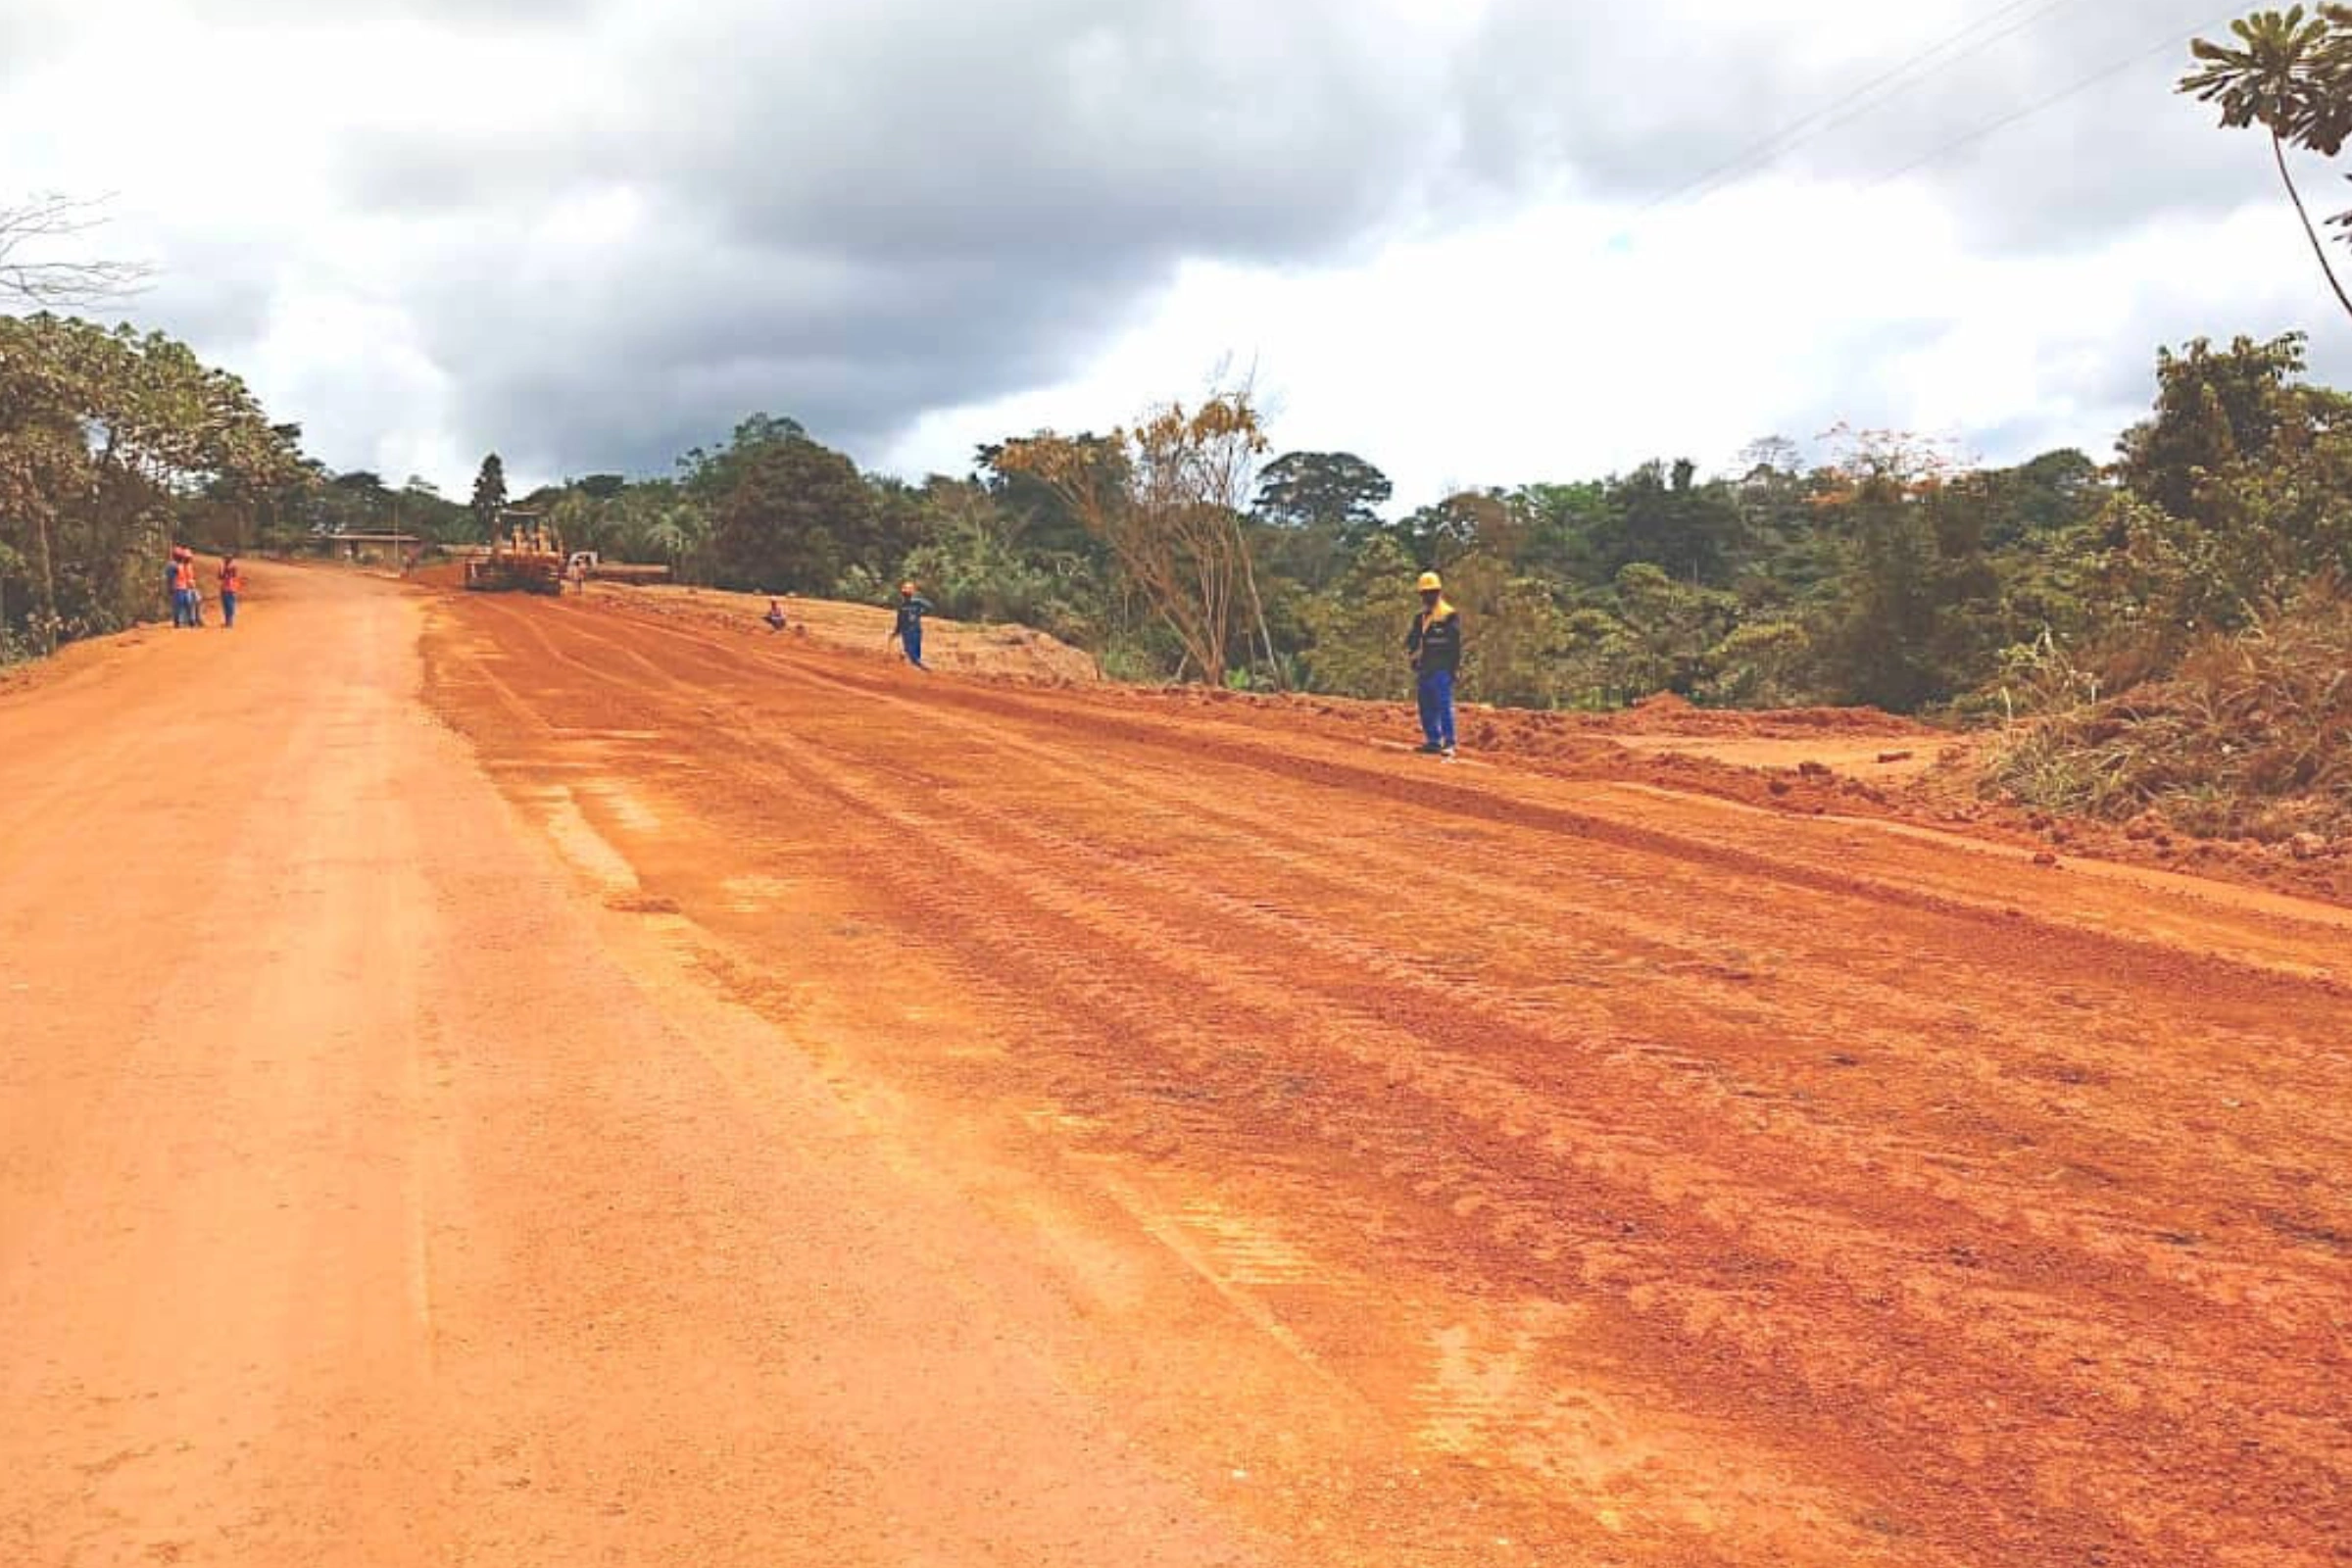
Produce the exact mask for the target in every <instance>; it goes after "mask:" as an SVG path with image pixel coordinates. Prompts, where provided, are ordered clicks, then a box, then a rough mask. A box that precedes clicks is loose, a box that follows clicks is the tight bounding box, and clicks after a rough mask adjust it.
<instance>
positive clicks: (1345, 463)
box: [1256, 452, 1397, 536]
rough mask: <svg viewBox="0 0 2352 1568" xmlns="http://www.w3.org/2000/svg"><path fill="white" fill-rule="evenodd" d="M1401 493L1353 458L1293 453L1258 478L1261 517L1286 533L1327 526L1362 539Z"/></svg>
mask: <svg viewBox="0 0 2352 1568" xmlns="http://www.w3.org/2000/svg"><path fill="white" fill-rule="evenodd" d="M1396 489H1397V487H1396V486H1395V485H1394V484H1391V483H1390V482H1389V476H1388V475H1387V474H1385V473H1383V472H1381V471H1380V470H1379V469H1378V468H1376V467H1374V466H1372V465H1371V464H1369V463H1366V462H1365V461H1364V460H1363V459H1361V458H1359V457H1357V456H1356V455H1355V454H1354V453H1352V452H1288V453H1285V454H1283V455H1282V456H1281V457H1279V458H1276V459H1275V460H1274V461H1273V462H1272V463H1269V464H1267V465H1266V468H1265V472H1263V473H1262V474H1260V475H1259V476H1258V482H1257V504H1256V512H1257V515H1259V516H1261V517H1263V518H1265V519H1266V521H1268V522H1271V523H1274V524H1277V525H1279V526H1282V527H1290V528H1304V527H1310V526H1314V525H1316V524H1321V525H1323V526H1325V527H1329V528H1334V529H1337V530H1338V531H1339V532H1340V533H1342V534H1343V535H1347V536H1357V535H1360V534H1362V532H1363V531H1364V530H1366V529H1368V528H1370V527H1372V526H1373V525H1374V524H1376V523H1378V522H1379V521H1380V509H1381V508H1382V507H1384V506H1386V505H1388V502H1389V497H1390V496H1392V495H1394V494H1395V493H1396Z"/></svg>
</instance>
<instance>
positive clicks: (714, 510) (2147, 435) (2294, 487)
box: [0, 317, 2352, 715]
mask: <svg viewBox="0 0 2352 1568" xmlns="http://www.w3.org/2000/svg"><path fill="white" fill-rule="evenodd" d="M2302 366H2303V354H2302V344H2301V342H2300V340H2299V339H2297V338H2294V337H2286V338H2280V339H2278V340H2276V341H2272V342H2253V341H2248V340H2245V339H2240V340H2238V341H2236V342H2234V343H2231V344H2229V345H2228V346H2226V347H2216V346H2214V345H2212V344H2209V343H2206V342H2203V341H2199V342H2195V343H2191V344H2189V345H2187V346H2186V347H2184V348H2183V349H2181V350H2180V351H2179V352H2169V351H2168V352H2165V353H2163V354H2161V355H2160V357H2159V360H2158V364H2157V374H2156V382H2157V389H2156V397H2155V400H2154V407H2153V409H2152V411H2151V414H2150V416H2149V417H2148V418H2147V419H2146V420H2144V421H2143V422H2141V423H2139V424H2137V425H2135V426H2133V427H2132V428H2131V429H2130V430H2128V431H2126V432H2125V433H2124V435H2123V437H2122V439H2121V441H2120V443H2119V445H2118V448H2117V451H2116V453H2115V454H2114V455H2113V458H2112V461H2110V462H2107V463H2104V464H2102V463H2100V462H2098V461H2096V460H2094V459H2093V458H2092V457H2090V456H2088V455H2086V454H2084V453H2082V452H2078V451H2071V450H2069V451H2057V452H2050V453H2045V454H2043V455H2041V456H2039V457H2036V458H2034V459H2033V460H2032V461H2030V462H2027V463H2024V464H2020V465H2018V466H2014V467H2002V468H1986V467H1967V466H1961V465H1960V464H1958V463H1957V462H1956V461H1955V459H1954V457H1953V455H1952V454H1951V453H1950V452H1949V451H1948V450H1946V449H1945V448H1944V447H1942V446H1941V445H1940V444H1938V443H1936V442H1933V441H1928V440H1923V439H1919V438H1915V437H1911V436H1907V435H1903V434H1900V433H1894V432H1884V431H1859V430H1840V431H1838V432H1834V433H1833V434H1832V436H1831V437H1830V439H1829V441H1828V443H1827V448H1828V450H1827V453H1826V456H1825V457H1824V458H1823V460H1822V461H1820V462H1818V463H1815V464H1811V465H1807V464H1804V463H1802V462H1800V460H1799V449H1798V447H1797V446H1796V445H1795V444H1794V443H1793V442H1790V441H1787V440H1777V439H1776V440H1766V441H1759V442H1757V443H1756V444H1755V445H1754V446H1752V447H1751V448H1750V449H1748V451H1747V452H1746V453H1744V454H1743V455H1742V456H1741V458H1740V462H1739V464H1738V465H1737V466H1736V467H1735V470H1734V471H1732V472H1729V473H1725V474H1720V475H1715V476H1707V475H1703V474H1701V473H1700V471H1699V469H1698V468H1697V466H1696V465H1695V464H1693V463H1692V462H1691V461H1690V460H1688V459H1676V460H1661V461H1658V462H1655V463H1649V464H1645V465H1642V466H1640V467H1637V468H1635V469H1633V470H1632V471H1630V472H1626V473H1619V474H1611V475H1607V476H1603V477H1597V478H1590V479H1580V480H1575V481H1567V482H1540V483H1523V484H1517V485H1512V486H1496V487H1492V488H1486V489H1480V490H1475V491H1467V492H1464V493H1461V494H1458V495H1454V496H1451V497H1448V498H1446V499H1445V500H1443V501H1440V502H1438V503H1436V504H1434V505H1430V506H1425V507H1422V508H1419V509H1417V510H1413V511H1409V512H1407V511H1397V510H1394V509H1391V508H1390V507H1389V505H1388V502H1389V499H1390V496H1391V485H1390V482H1389V480H1388V478H1387V477H1386V476H1385V475H1384V474H1383V473H1382V472H1381V470H1380V469H1379V468H1378V467H1377V466H1375V465H1374V464H1373V463H1372V462H1370V461H1367V460H1366V459H1364V458H1361V457H1358V456H1356V455H1354V454H1350V453H1344V452H1291V453H1286V454H1282V455H1280V456H1272V457H1269V456H1268V454H1269V453H1270V450H1271V449H1270V448H1269V447H1268V444H1267V441H1266V436H1265V433H1264V431H1263V429H1262V428H1261V426H1260V423H1259V419H1258V416H1257V413H1256V411H1255V409H1254V408H1253V406H1252V405H1251V403H1250V397H1249V394H1248V393H1247V391H1227V392H1224V393H1221V394H1216V395H1212V396H1211V397H1209V398H1207V399H1205V400H1203V402H1202V403H1201V404H1200V405H1199V406H1198V407H1195V408H1192V409H1189V410H1188V409H1184V408H1178V407H1173V406H1171V407H1170V408H1167V409H1162V410H1158V411H1154V412H1153V413H1152V414H1151V415H1148V416H1147V417H1144V418H1143V419H1141V420H1139V421H1138V422H1137V423H1136V424H1135V425H1134V426H1133V427H1128V428H1121V429H1117V430H1113V431H1111V432H1109V433H1107V434H1103V435H1094V434H1082V435H1076V436H1068V437H1064V436H1056V435H1054V434H1051V433H1044V434H1033V435H1030V436H1026V437H1020V438H1014V439H1008V440H1006V441H1005V442H1003V443H1000V444H995V445H991V446H988V447H985V448H983V449H981V450H980V451H979V452H978V453H976V454H975V459H974V466H973V469H972V471H971V472H970V473H968V474H966V475H963V476H960V477H949V476H939V475H935V476H933V477H931V478H928V479H926V480H924V481H922V482H921V483H907V482H905V481H903V480H900V479H897V478H891V477H887V476H883V475H878V474H869V473H863V472H861V471H860V470H859V469H858V466H857V465H856V464H855V462H854V461H853V460H852V459H851V458H850V457H849V456H848V455H846V454H843V453H840V452H837V451H834V450H832V449H830V448H828V447H827V446H825V445H824V444H822V443H821V442H819V441H818V440H816V439H815V438H813V437H812V436H811V435H810V434H809V432H808V431H807V430H805V429H804V428H803V427H802V426H801V425H800V424H799V423H797V422H796V421H794V420H792V419H790V418H784V417H772V416H767V415H759V416H754V417H750V418H747V419H745V420H744V421H743V422H742V423H741V424H740V425H738V426H737V428H736V430H735V431H734V433H733V436H732V438H731V439H730V440H729V441H728V442H727V443H726V444H725V445H724V446H721V447H718V448H716V449H714V450H697V451H694V452H691V453H688V454H687V455H686V456H685V457H684V458H683V459H681V460H680V462H679V464H678V471H677V473H676V475H675V476H674V477H669V478H663V479H658V480H642V479H630V478H627V477H624V476H622V475H619V474H598V475H590V476H587V477H584V478H580V479H576V480H572V481H569V482H566V483H564V484H561V485H557V486H552V487H548V488H545V489H542V490H538V491H535V492H532V493H529V494H526V495H521V496H516V497H513V498H509V497H508V496H507V495H506V493H505V490H506V487H505V479H504V474H503V471H502V469H501V467H500V465H499V464H498V461H497V460H496V459H495V458H492V459H490V460H488V461H486V462H485V464H484V466H483V471H482V473H481V474H480V475H479V477H478V480H477V483H476V484H475V486H474V490H473V493H472V494H471V495H470V496H468V497H467V498H466V499H465V500H463V501H460V500H453V499H450V498H448V497H445V496H444V495H442V494H441V493H440V492H439V491H438V490H437V489H435V487H434V486H432V485H431V484H430V483H429V482H427V481H425V480H423V479H421V478H411V479H409V480H408V481H407V482H406V483H405V484H403V485H402V486H400V487H399V488H397V489H395V488H392V487H390V486H388V485H387V484H386V483H385V482H384V481H383V480H382V479H381V478H380V477H379V476H378V475H376V474H373V473H368V472H344V473H336V472H332V471H329V470H327V469H325V468H323V467H322V466H319V465H318V464H317V463H316V462H314V461H310V460H306V459H303V458H302V457H301V456H300V454H299V452H298V450H297V441H298V438H299V431H298V430H297V429H296V428H295V427H293V426H290V425H272V424H270V422H268V420H267V418H266V417H265V416H264V415H263V414H262V413H261V412H260V411H259V409H258V408H257V407H256V406H255V404H254V403H253V400H252V398H251V396H250V395H249V394H248V393H247V392H246V391H245V390H244V388H243V387H242V386H241V385H239V384H238V383H237V382H236V381H235V380H234V378H232V377H229V376H227V375H225V374H223V373H221V372H220V371H217V370H212V369H208V368H204V367H202V366H200V365H198V364H197V363H196V361H195V360H194V358H193V356H192V355H190V354H189V353H188V351H187V350H186V349H184V348H182V347H181V346H179V345H177V344H174V343H172V342H170V341H169V340H167V339H163V338H160V337H152V336H151V337H136V336H133V335H131V334H129V333H127V332H120V331H118V332H107V331H103V330H101V329H99V328H96V327H93V326H89V325H87V324H85V323H81V322H76V321H71V320H63V319H53V318H47V317H36V318H31V319H5V320H0V454H4V466H0V485H5V486H7V487H8V488H7V490H6V491H5V492H0V497H4V498H5V501H6V503H7V504H6V509H5V511H4V512H0V624H4V625H5V628H6V630H5V633H4V634H0V635H5V636H6V638H7V639H8V646H9V647H10V648H11V649H12V650H16V651H27V650H32V649H38V648H43V647H47V646H51V645H52V644H53V643H54V642H55V641H57V640H59V639H61V638H65V637H71V636H75V635H81V634H85V633H89V632H94V631H104V630H108V629H112V628H114V627H118V626H121V625H123V624H125V623H127V622H128V621H129V620H131V619H133V618H136V617H138V616H140V615H143V614H148V613H153V612H154V610H155V596H154V589H155V584H156V583H157V581H158V580H159V573H160V560H161V558H160V555H159V554H158V552H160V550H161V549H162V548H163V547H164V545H165V543H166V541H167V539H168V538H170V537H171V536H173V535H177V536H180V537H184V538H187V539H190V540H192V541H193V542H195V543H198V544H200V545H204V546H208V547H211V548H215V549H226V548H237V549H247V550H251V549H255V548H263V549H274V550H287V549H301V548H307V547H315V546H317V545H319V544H320V543H321V542H324V541H329V540H331V539H332V538H333V537H334V536H336V535H338V534H343V533H347V532H381V531H386V530H396V529H397V530H405V531H409V532H414V533H417V534H420V535H422V536H424V537H426V538H429V539H434V540H440V541H446V542H450V543H457V542H462V541H467V540H475V539H480V538H483V537H486V535H487V532H488V526H487V523H488V519H489V518H490V517H492V516H494V515H496V512H497V510H498V508H499V507H500V506H502V505H508V504H512V505H515V506H521V507H528V508H531V509H534V510H538V511H541V512H543V513H545V514H546V515H548V517H549V518H550V519H551V520H552V521H553V523H554V524H555V525H556V527H557V528H558V530H559V531H560V533H561V534H562V536H563V538H564V541H565V542H566V544H567V545H569V546H571V547H573V548H582V549H596V550H601V551H604V552H606V553H608V554H611V555H614V556H618V557H622V558H626V559H635V560H649V561H662V562H666V563H668V564H671V565H672V566H673V567H675V568H676V570H677V572H678V574H679V576H680V577H681V578H683V579H684V580H687V581H690V582H699V583H707V584H711V585H715V586H719V587H726V588H738V589H748V590H754V591H758V592H762V593H786V594H799V595H814V596H826V597H836V598H849V599H868V600H871V599H878V598H881V597H883V596H884V595H885V594H886V591H887V589H888V587H889V585H890V584H892V583H895V582H897V581H898V580H899V579H900V578H901V577H902V576H912V577H914V578H917V579H918V580H920V581H921V582H922V583H923V584H924V586H925V590H926V592H927V593H928V594H929V595H930V596H931V597H932V598H933V599H934V600H935V601H936V602H937V603H938V604H939V605H940V607H941V609H942V610H943V611H944V612H945V613H949V614H951V615H955V616H959V617H969V618H982V619H1004V620H1016V621H1021V622H1025V623H1027V624H1029V625H1032V626H1036V627H1039V628H1041V629H1044V630H1046V631H1049V632H1052V633H1054V634H1055V635H1056V636H1059V637H1062V638H1065V639H1067V640H1069V641H1071V642H1073V643H1077V644H1079V645H1081V646H1083V647H1086V648H1088V649H1090V650H1092V651H1094V652H1095V653H1096V654H1097V655H1098V656H1099V657H1100V658H1101V659H1102V661H1103V664H1104V666H1105V668H1106V669H1107V670H1108V671H1109V672H1111V673H1113V674H1115V675H1118V676H1121V677H1125V678H1131V679H1139V680H1160V679H1211V680H1218V681H1222V682H1224V683H1227V684H1231V685H1235V686H1248V687H1255V688H1259V689H1278V688H1291V689H1300V690H1310V691H1317V692H1327V693H1335V694H1342V695H1350V696H1373V697H1396V696H1401V695H1402V694H1403V691H1404V680H1405V675H1404V671H1403V669H1402V667H1401V664H1400V662H1399V660H1398V659H1397V637H1398V635H1399V629H1400V626H1401V622H1402V620H1403V618H1404V617H1405V616H1406V614H1408V613H1409V607H1410V605H1411V602H1412V601H1411V594H1410V582H1411V579H1412V577H1413V575H1414V574H1415V573H1416V572H1417V571H1419V570H1420V569H1421V568H1423V567H1424V566H1435V567H1437V568H1438V569H1440V570H1442V571H1444V572H1445V573H1446V579H1447V584H1448V589H1449V592H1450V594H1451V596H1452V597H1453V599H1454V600H1455V602H1456V603H1458V604H1459V605H1460V606H1461V607H1462V610H1463V612H1464V614H1465V616H1466V617H1467V620H1468V623H1469V624H1470V626H1471V627H1472V629H1473V633H1472V634H1473V639H1474V641H1473V655H1472V658H1471V661H1470V663H1469V668H1468V670H1467V672H1466V676H1465V680H1466V688H1467V692H1468V695H1470V696H1471V697H1472V699H1473V700H1478V701H1486V702H1493V703H1498V704H1508V705H1513V706H1526V707H1542V708H1548V707H1584V708H1600V707H1610V706H1616V705H1621V704H1624V703H1628V702H1631V701H1635V700H1638V699H1640V698H1642V697H1644V696H1647V695H1649V694H1652V693H1656V692H1674V693H1678V694H1681V695H1682V696H1685V697H1687V698H1690V699H1691V700H1692V701H1693V702H1697V703H1702V704H1722V705H1791V704H1848V703H1862V704H1872V705H1877V706H1880V707H1885V708H1887V709H1891V710H1894V711H1905V712H1948V713H1954V714H1958V715H1967V714H1971V713H1984V712H1988V711H1999V710H2002V709H2013V708H2014V707H2015V705H2016V704H2018V703H2019V702H2021V701H2029V700H2030V701H2037V702H2038V701H2046V699H2047V697H2048V690H2047V688H2049V687H2050V686H2051V685H2052V683H2053V682H2055V683H2059V684H2062V685H2066V686H2068V687H2069V689H2070V690H2072V691H2074V692H2077V693H2079V694H2081V695H2095V694H2097V693H2099V692H2113V691H2117V690H2120V689H2122V688H2124V687H2126V686H2129V685H2131V683H2133V682H2135V681H2138V680H2141V679H2144V678H2146V677H2148V676H2150V675H2153V674H2155V673H2158V672H2159V671H2161V670H2163V669H2165V668H2168V667H2170V666H2171V665H2172V664H2174V663H2176V662H2178V661H2179V659H2180V657H2181V655H2182V654H2183V653H2184V652H2185V650H2186V648H2187V645H2188V643H2189V641H2190V640H2191V639H2193V638H2194V637H2195V636H2196V635H2197V634H2198V633H2200V632H2207V631H2223V632H2229V631H2235V630H2240V629H2243V628H2245V627H2248V626H2251V625H2254V624H2257V623H2260V622H2263V621H2266V620H2267V619H2269V618H2271V617H2274V616H2276V615H2277V614H2278V613H2279V611H2280V610H2281V609H2282V608H2283V607H2286V606H2287V605H2289V604H2290V603H2291V602H2293V601H2294V600H2295V599H2296V597H2297V596H2298V595H2299V594H2304V593H2307V592H2316V591H2318V589H2317V588H2316V586H2315V585H2318V584H2322V583H2325V582H2327V580H2329V579H2330V578H2331V577H2333V576H2339V575H2344V574H2348V573H2352V398H2347V397H2346V396H2345V395H2343V394H2340V393H2336V392H2333V391H2328V390H2325V389H2322V388H2319V387H2315V386H2311V385H2308V384H2306V383H2305V382H2304V381H2303V379H2302V378H2301V374H2300V371H2301V369H2302ZM89 430H97V431H100V432H102V434H101V435H100V436H99V437H98V438H97V439H95V440H91V439H84V438H83V432H85V431H89Z"/></svg>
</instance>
